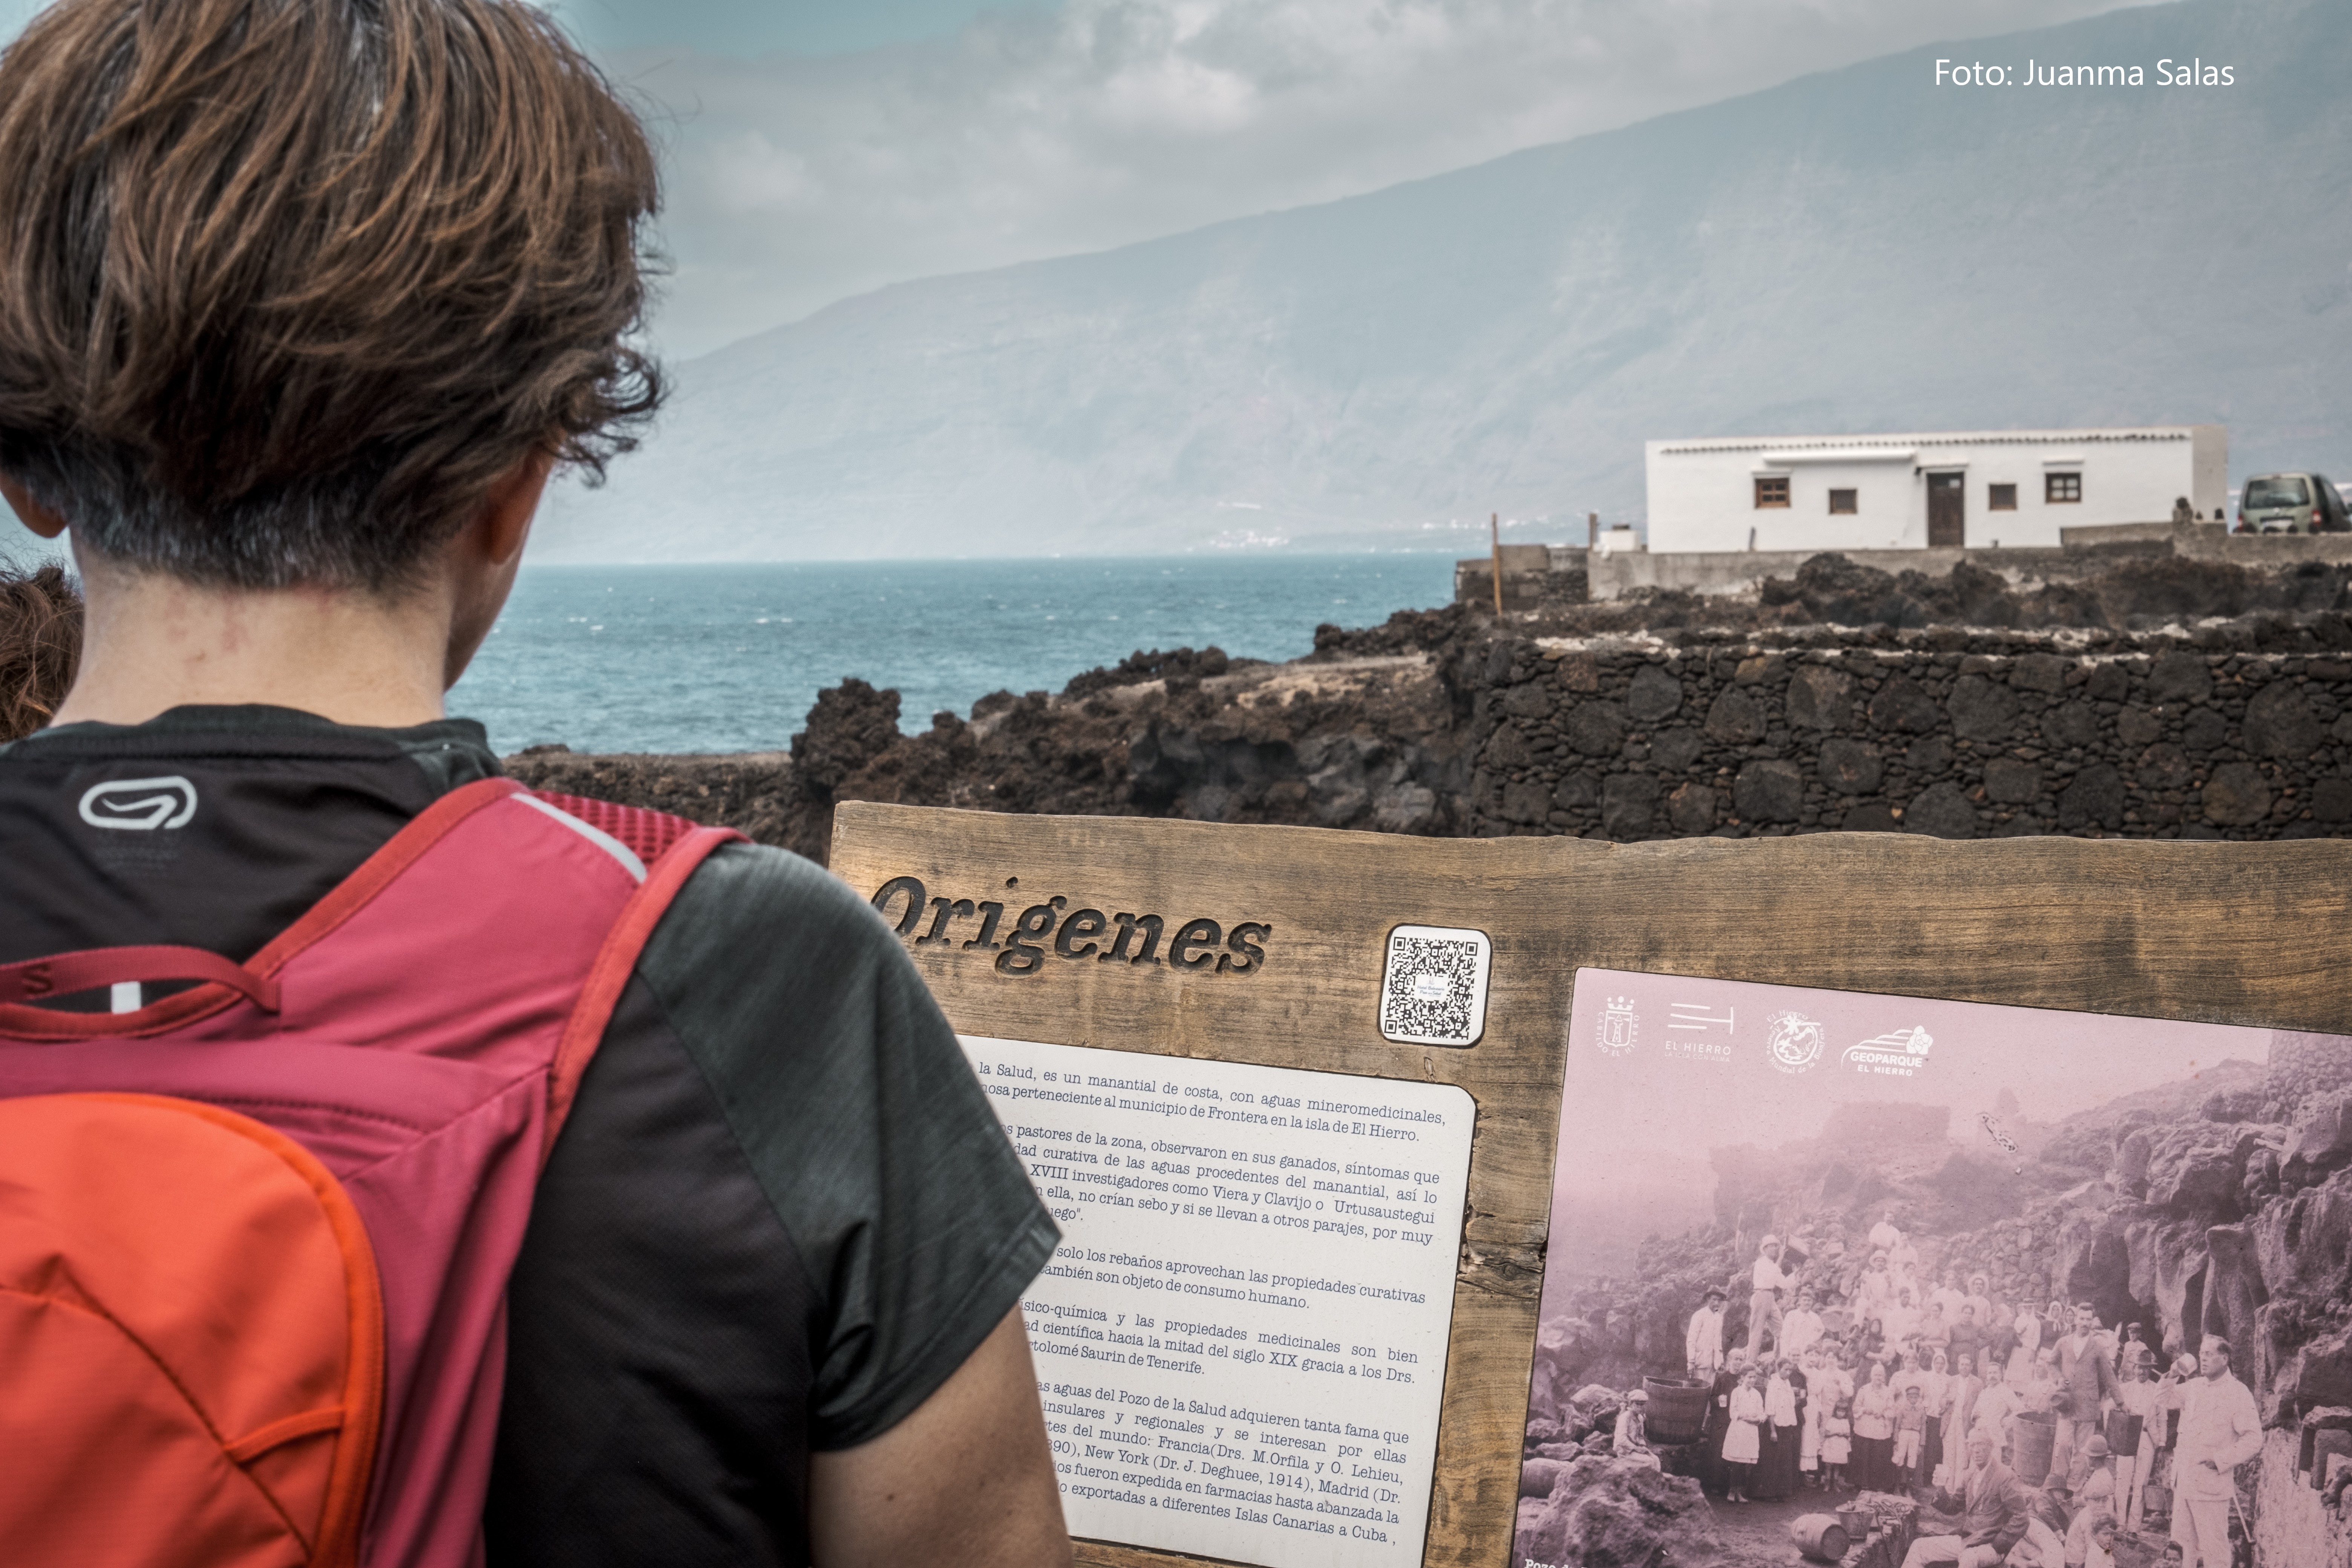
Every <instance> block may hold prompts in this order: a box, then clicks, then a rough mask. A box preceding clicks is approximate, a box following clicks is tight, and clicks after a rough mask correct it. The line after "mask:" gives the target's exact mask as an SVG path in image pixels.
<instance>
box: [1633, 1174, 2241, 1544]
mask: <svg viewBox="0 0 2352 1568" xmlns="http://www.w3.org/2000/svg"><path fill="white" fill-rule="evenodd" d="M1869 1244H1870V1245H1869V1251H1868V1254H1867V1260H1866V1264H1865V1266H1864V1268H1862V1269H1861V1271H1860V1273H1859V1277H1858V1279H1854V1277H1853V1275H1851V1274H1844V1275H1843V1276H1842V1277H1843V1278H1846V1279H1854V1284H1853V1292H1852V1295H1851V1298H1849V1297H1848V1296H1847V1295H1846V1294H1844V1293H1843V1292H1841V1291H1839V1290H1837V1289H1823V1290H1822V1291H1821V1292H1820V1293H1818V1294H1817V1293H1816V1292H1815V1290H1813V1289H1810V1288H1808V1287H1806V1286H1804V1285H1802V1284H1801V1283H1800V1276H1801V1261H1802V1259H1801V1257H1800V1256H1799V1255H1798V1253H1797V1251H1796V1250H1795V1249H1794V1248H1790V1247H1783V1246H1782V1244H1781V1242H1780V1238H1779V1237H1770V1236H1768V1237H1764V1238H1763V1240H1762V1242H1761V1244H1760V1245H1759V1247H1758V1249H1757V1255H1756V1258H1755V1260H1754V1263H1753V1266H1752V1268H1750V1269H1749V1271H1748V1275H1747V1276H1746V1277H1745V1279H1742V1280H1741V1281H1738V1283H1740V1284H1744V1285H1745V1286H1746V1287H1747V1297H1748V1301H1747V1305H1748V1315H1747V1324H1746V1329H1745V1331H1744V1332H1743V1333H1740V1334H1738V1335H1737V1336H1735V1335H1733V1334H1731V1333H1729V1332H1727V1312H1726V1309H1727V1306H1728V1305H1729V1304H1730V1296H1729V1293H1728V1292H1727V1290H1725V1289H1719V1288H1718V1289H1709V1290H1708V1291H1706V1297H1705V1300H1704V1301H1703V1303H1702V1304H1701V1305H1700V1306H1699V1307H1698V1309H1697V1310H1696V1311H1694V1312H1693V1313H1692V1315H1691V1317H1690V1320H1689V1329H1688V1333H1687V1335H1686V1338H1685V1347H1684V1349H1685V1370H1686V1373H1687V1375H1688V1377H1689V1378H1691V1379H1693V1380H1695V1381H1699V1382H1704V1383H1706V1384H1707V1385H1708V1389H1709V1397H1708V1403H1707V1413H1706V1426H1705V1428H1704V1431H1703V1433H1702V1435H1701V1436H1700V1438H1699V1441H1698V1444H1697V1445H1696V1451H1695V1452H1694V1453H1693V1454H1692V1455H1691V1456H1690V1458H1691V1462H1692V1463H1693V1465H1694V1468H1696V1471H1697V1473H1698V1476H1699V1479H1700V1480H1701V1483H1702V1485H1704V1486H1705V1487H1706V1489H1707V1490H1708V1491H1709V1492H1711V1493H1714V1494H1716V1495H1717V1496H1720V1497H1721V1498H1723V1499H1724V1500H1725V1501H1726V1502H1727V1503H1729V1504H1733V1505H1738V1504H1741V1503H1745V1502H1748V1501H1751V1500H1752V1501H1771V1500H1784V1499H1789V1498H1791V1497H1796V1496H1799V1495H1800V1494H1802V1493H1806V1492H1816V1493H1819V1494H1822V1498H1823V1500H1824V1504H1823V1506H1824V1507H1832V1506H1834V1503H1833V1501H1832V1500H1834V1499H1835V1498H1836V1497H1837V1496H1838V1494H1841V1493H1844V1492H1848V1491H1864V1490H1868V1491H1876V1492H1887V1493H1895V1494H1898V1495H1904V1496H1909V1497H1913V1498H1915V1499H1917V1500H1922V1501H1926V1502H1927V1503H1928V1505H1929V1506H1930V1507H1932V1508H1934V1509H1936V1510H1937V1511H1938V1512H1940V1513H1944V1514H1952V1515H1958V1518H1959V1524H1958V1527H1957V1528H1956V1529H1954V1530H1952V1531H1949V1532H1941V1531H1935V1530H1934V1529H1933V1527H1932V1521H1931V1522H1930V1523H1929V1524H1927V1525H1923V1526H1922V1531H1923V1533H1922V1536H1921V1538H1920V1539H1919V1540H1918V1541H1917V1542H1916V1543H1915V1544H1914V1546H1913V1548H1912V1551H1911V1554H1910V1557H1909V1559H1908V1561H1907V1562H1906V1568H1933V1565H1936V1564H1939V1563H1958V1564H1959V1565H1960V1568H1991V1565H1993V1564H2005V1565H2006V1568H2112V1564H2113V1561H2114V1559H2113V1551H2114V1542H2115V1538H2116V1533H2117V1531H2137V1530H2139V1529H2141V1528H2142V1527H2143V1526H2144V1525H2146V1524H2147V1523H2148V1522H2149V1519H2150V1515H2151V1513H2152V1512H2153V1511H2155V1509H2154V1508H2153V1507H2152V1505H2154V1504H2161V1506H2162V1510H2164V1511H2166V1512H2168V1515H2169V1533H2170V1538H2171V1540H2172V1541H2173V1542H2176V1543H2177V1544H2178V1546H2179V1561H2180V1563H2181V1564H2182V1568H2231V1546H2230V1530H2229V1525H2230V1516H2231V1509H2232V1507H2233V1504H2234V1500H2235V1496H2236V1491H2235V1474H2236V1470H2237V1467H2238V1466H2240V1465H2242V1464H2243V1463H2244V1462H2245V1461H2247V1460H2248V1459H2250V1458H2253V1457H2254V1455H2255V1454H2256V1453H2258V1452H2259V1451H2260V1449H2261V1446H2262V1424H2261V1420H2260V1417H2259V1415H2258V1413H2257V1411H2256V1409H2255V1405H2254V1399H2253V1395H2252V1393H2251V1392H2250V1391H2249V1390H2248V1389H2247V1388H2246V1386H2245V1384H2242V1383H2241V1382H2240V1381H2238V1379H2237V1378H2235V1377H2234V1376H2232V1375H2231V1373H2230V1368H2229V1347H2228V1345H2227V1344H2226V1343H2223V1342H2221V1341H2219V1340H2210V1341H2208V1342H2205V1343H2204V1344H2203V1345H2201V1346H2200V1348H2199V1349H2198V1351H2197V1352H2195V1353H2182V1354H2179V1356H2177V1357H2176V1358H2175V1359H2174V1360H2172V1361H2171V1362H2169V1363H2163V1362H2161V1361H2160V1359H2159V1352H2158V1348H2157V1347H2156V1346H2155V1345H2153V1344H2151V1343H2150V1342H2149V1336H2148V1334H2147V1330H2146V1328H2145V1327H2144V1326H2143V1325H2141V1324H2139V1323H2111V1322H2103V1321H2101V1320H2100V1316H2099V1314H2098V1312H2097V1310H2095V1307H2094V1306H2093V1305H2091V1304H2090V1303H2088V1302H2079V1301H2078V1302H2073V1303H2069V1302H2065V1301H2050V1302H2047V1303H2038V1302H2025V1301H2008V1300H2002V1299H2001V1298H2000V1296H1999V1295H1998V1294H1995V1293H1993V1292H1991V1291H1990V1290H1989V1289H1988V1281H1987V1278H1986V1276H1985V1275H1984V1274H1982V1273H1964V1272H1963V1271H1962V1270H1961V1269H1960V1268H1947V1269H1944V1270H1942V1271H1940V1274H1939V1275H1933V1276H1931V1275H1930V1274H1929V1273H1928V1272H1927V1271H1924V1270H1922V1268H1921V1267H1920V1263H1919V1254H1918V1250H1917V1248H1916V1247H1914V1246H1913V1245H1912V1243H1911V1240H1910V1238H1909V1237H1907V1236H1906V1235H1905V1234H1904V1232H1903V1231H1902V1229H1901V1228H1900V1226H1897V1225H1896V1224H1895V1216H1894V1215H1889V1216H1888V1217H1887V1218H1885V1219H1882V1220H1880V1221H1879V1222H1878V1223H1877V1224H1876V1225H1875V1226H1874V1227H1873V1228H1872V1230H1871V1232H1870V1237H1869ZM2118 1409H2120V1410H2123V1411H2126V1412H2128V1413H2129V1414H2130V1415H2137V1416H2138V1417H2139V1418H2140V1419H2139V1421H2138V1422H2137V1424H2136V1425H2137V1442H2136V1444H2133V1445H2132V1449H2131V1451H2130V1452H2126V1453H2118V1452H2115V1451H2113V1450H2112V1449H2111V1448H2110V1447H2109V1444H2108V1437H2107V1432H2108V1429H2109V1428H2108V1421H2107V1416H2108V1415H2109V1413H2110V1412H2112V1411H2116V1410H2118ZM1638 1410H1639V1406H1638V1405H1637V1406H1636V1414H1635V1415H1634V1419H1633V1426H1634V1429H1635V1431H1636V1432H1637V1433H1638V1430H1639V1422H1640V1417H1639V1414H1638ZM2134 1425H2135V1424H2133V1423H2130V1422H2124V1423H2118V1424H2117V1427H2118V1430H2119V1431H2122V1432H2129V1431H2130V1430H2131V1428H2132V1426H2134ZM2045 1444H2046V1446H2047V1451H2048V1468H2047V1471H2046V1479H2043V1480H2042V1481H2040V1482H2039V1483H2037V1484H2033V1485H2028V1484H2026V1483H2025V1482H2024V1481H2023V1480H2021V1479H2020V1468H2023V1469H2024V1471H2025V1472H2026V1473H2032V1472H2033V1471H2035V1470H2037V1469H2039V1468H2040V1467H2041V1464H2042V1451H2043V1447H2044V1445H2045ZM1641 1446H1642V1445H1641V1444H1640V1442H1639V1440H1638V1437H1637V1438H1636V1439H1635V1441H1634V1442H1633V1443H1632V1444H1629V1443H1628V1442H1627V1441H1626V1437H1625V1434H1624V1433H1623V1432H1622V1431H1621V1432H1620V1434H1619V1441H1618V1444H1617V1447H1619V1448H1620V1449H1621V1450H1625V1449H1629V1448H1632V1449H1634V1450H1638V1448H1639V1447H1641Z"/></svg>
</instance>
